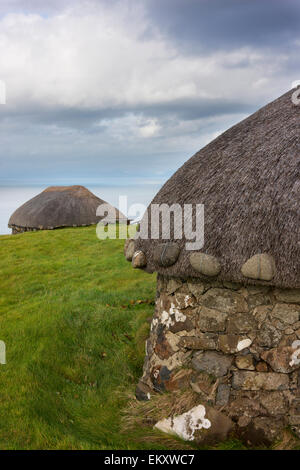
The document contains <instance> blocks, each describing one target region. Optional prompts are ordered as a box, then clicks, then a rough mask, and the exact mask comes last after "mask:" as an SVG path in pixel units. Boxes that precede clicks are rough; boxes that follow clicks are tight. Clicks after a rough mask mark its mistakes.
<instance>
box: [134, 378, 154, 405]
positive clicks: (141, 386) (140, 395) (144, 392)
mask: <svg viewBox="0 0 300 470" xmlns="http://www.w3.org/2000/svg"><path fill="white" fill-rule="evenodd" d="M151 393H152V390H151V388H150V387H149V386H148V385H147V384H145V383H143V382H142V381H141V380H140V381H139V383H138V385H137V386H136V389H135V396H136V398H137V400H139V401H148V400H150V398H151Z"/></svg>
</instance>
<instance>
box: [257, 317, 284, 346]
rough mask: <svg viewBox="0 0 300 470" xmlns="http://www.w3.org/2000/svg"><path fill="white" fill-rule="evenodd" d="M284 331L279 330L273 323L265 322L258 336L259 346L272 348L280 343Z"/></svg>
mask: <svg viewBox="0 0 300 470" xmlns="http://www.w3.org/2000/svg"><path fill="white" fill-rule="evenodd" d="M281 336H282V333H281V332H280V331H278V330H277V329H276V328H275V327H274V326H273V325H271V324H269V323H265V324H264V325H262V327H261V328H260V329H259V331H258V335H257V338H256V341H257V343H258V344H259V346H262V347H267V348H272V347H275V346H277V345H278V343H279V341H280V339H281Z"/></svg>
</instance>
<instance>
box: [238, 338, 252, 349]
mask: <svg viewBox="0 0 300 470" xmlns="http://www.w3.org/2000/svg"><path fill="white" fill-rule="evenodd" d="M251 344H252V341H251V339H250V338H246V339H242V340H241V341H239V342H238V344H237V347H236V349H237V351H242V350H243V349H246V348H249V346H250V345H251Z"/></svg>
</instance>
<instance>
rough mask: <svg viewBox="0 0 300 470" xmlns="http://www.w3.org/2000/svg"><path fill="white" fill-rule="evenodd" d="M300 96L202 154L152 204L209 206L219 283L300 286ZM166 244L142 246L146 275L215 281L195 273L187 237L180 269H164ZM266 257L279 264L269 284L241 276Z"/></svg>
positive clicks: (210, 248) (210, 245) (209, 244)
mask: <svg viewBox="0 0 300 470" xmlns="http://www.w3.org/2000/svg"><path fill="white" fill-rule="evenodd" d="M293 91H295V90H293ZM293 91H289V92H288V93H286V94H284V95H283V96H281V97H280V98H278V99H277V100H275V101H273V102H272V103H270V104H268V105H267V106H265V107H263V108H262V109H260V110H259V111H257V112H256V113H254V114H253V115H251V116H250V117H248V118H247V119H245V120H243V121H242V122H240V123H239V124H237V125H235V126H234V127H232V128H231V129H229V130H227V131H226V132H225V133H224V134H222V135H221V136H219V137H217V138H216V139H215V140H213V141H212V142H211V143H210V144H208V145H207V146H206V147H204V148H203V149H202V150H200V151H199V152H197V153H196V154H195V155H194V156H193V157H192V158H190V159H189V160H188V161H187V162H186V163H185V164H184V165H183V166H182V167H181V168H180V169H179V170H178V171H177V172H176V173H175V174H174V175H173V176H172V177H171V178H170V179H169V180H168V181H167V182H166V183H165V185H164V186H163V187H162V189H161V190H160V191H159V192H158V194H157V195H156V196H155V198H154V200H153V201H152V203H155V204H162V203H166V204H169V205H171V204H174V203H179V204H180V205H181V206H182V205H183V204H187V203H198V204H200V203H201V204H204V205H205V243H204V247H203V248H202V249H201V250H199V251H200V252H201V253H205V254H208V255H211V256H213V257H214V259H216V260H217V261H218V263H219V265H220V272H219V274H218V275H216V277H215V279H219V280H226V281H239V282H243V283H250V284H253V283H259V284H260V283H262V284H268V285H276V286H281V287H298V288H299V287H300V106H299V105H298V106H297V105H295V104H293V103H292V100H291V97H292V93H293ZM149 208H150V206H149ZM149 208H148V212H149V210H150V209H149ZM162 243H165V240H136V242H135V250H141V251H142V252H144V254H145V255H146V260H147V265H146V267H144V269H145V270H146V271H148V272H153V271H158V272H160V273H162V274H166V275H170V276H177V277H183V278H187V277H194V278H196V277H199V278H201V277H202V278H206V279H207V277H205V276H204V275H203V274H202V273H199V272H198V271H196V270H195V269H194V268H193V267H192V265H191V262H190V254H191V252H190V251H186V249H185V243H186V240H185V239H183V240H181V241H180V240H179V241H176V243H177V244H178V246H179V248H180V254H179V257H178V259H177V261H176V262H175V264H172V265H171V266H169V267H164V266H162V264H163V263H159V257H157V253H158V254H159V249H158V245H159V244H162ZM259 253H264V254H267V255H269V256H270V257H271V259H273V260H274V263H275V274H274V275H273V276H271V277H272V279H271V280H269V281H254V280H251V279H250V278H247V277H245V276H244V275H243V274H242V272H241V268H242V266H243V265H244V263H245V262H246V261H247V260H248V259H249V258H251V257H252V256H254V255H256V254H259ZM259 262H260V261H259ZM250 264H251V263H250Z"/></svg>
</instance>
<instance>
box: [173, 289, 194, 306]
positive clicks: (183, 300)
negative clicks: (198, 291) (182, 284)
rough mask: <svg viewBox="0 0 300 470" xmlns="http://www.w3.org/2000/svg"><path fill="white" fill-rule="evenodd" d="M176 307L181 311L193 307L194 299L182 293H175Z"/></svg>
mask: <svg viewBox="0 0 300 470" xmlns="http://www.w3.org/2000/svg"><path fill="white" fill-rule="evenodd" d="M174 297H175V306H176V307H177V308H179V309H185V308H188V307H193V305H194V298H193V297H192V296H191V295H189V294H182V293H181V292H176V293H175V296H174Z"/></svg>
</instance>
